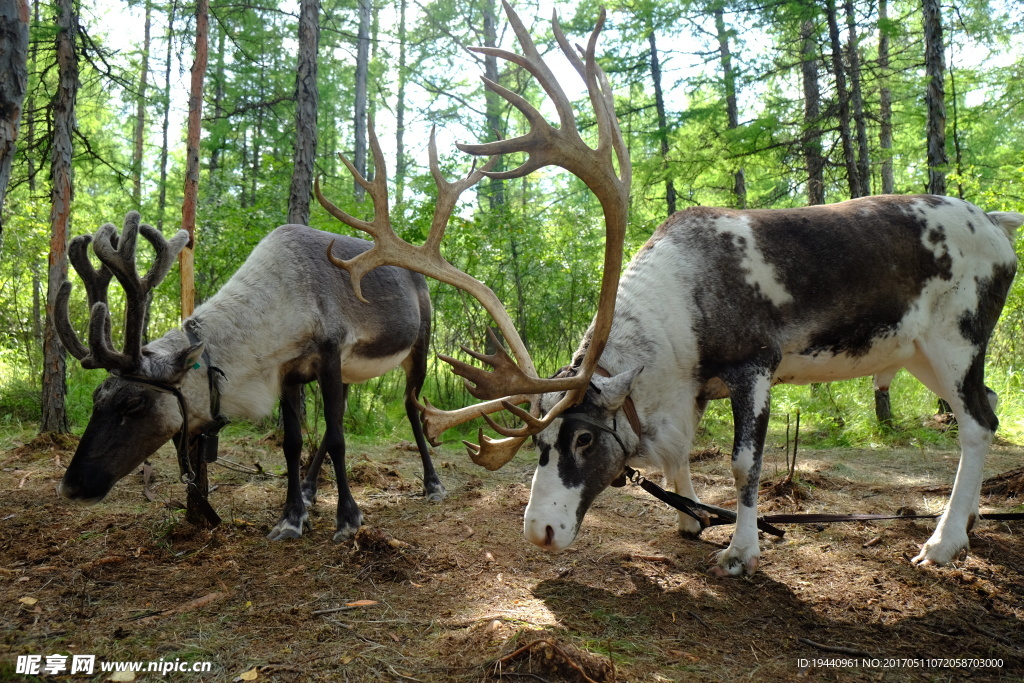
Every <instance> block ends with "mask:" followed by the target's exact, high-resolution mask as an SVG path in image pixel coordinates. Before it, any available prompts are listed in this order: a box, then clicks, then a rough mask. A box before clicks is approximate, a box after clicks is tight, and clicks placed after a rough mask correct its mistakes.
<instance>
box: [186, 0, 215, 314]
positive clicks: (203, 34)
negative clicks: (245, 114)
mask: <svg viewBox="0 0 1024 683" xmlns="http://www.w3.org/2000/svg"><path fill="white" fill-rule="evenodd" d="M209 35H210V3H209V0H198V2H196V58H195V61H194V62H193V63H192V83H191V88H190V90H189V96H188V142H187V148H186V152H185V188H184V199H183V201H182V204H181V227H182V228H184V229H185V230H187V231H188V234H189V236H190V239H189V242H188V244H187V245H186V246H185V248H184V249H182V250H181V254H180V255H179V256H178V264H179V266H180V268H181V319H182V320H184V319H185V318H187V317H189V316H190V315H192V311H193V310H195V304H196V302H195V296H196V286H195V234H196V211H197V208H198V204H199V136H200V133H201V131H202V120H203V83H204V81H205V79H206V67H207V64H208V62H209V50H210V48H209Z"/></svg>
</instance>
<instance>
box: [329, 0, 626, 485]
mask: <svg viewBox="0 0 1024 683" xmlns="http://www.w3.org/2000/svg"><path fill="white" fill-rule="evenodd" d="M503 5H504V7H505V12H506V14H507V15H508V18H509V22H510V23H511V24H512V27H513V30H514V31H515V33H516V36H517V37H518V38H519V42H520V44H521V45H522V47H523V51H524V53H525V55H518V54H515V53H512V52H508V51H505V50H501V49H498V48H472V49H473V50H474V51H476V52H480V53H483V54H487V55H493V56H497V57H501V58H502V59H506V60H508V61H511V62H513V63H514V64H518V65H520V66H522V67H523V68H525V69H526V70H527V71H529V72H530V73H531V74H533V76H534V77H535V78H536V79H537V81H538V82H539V83H540V84H541V86H542V87H543V88H544V90H545V92H547V94H548V96H549V97H550V98H551V100H552V101H553V102H554V104H555V108H556V110H557V112H558V117H559V121H560V124H561V125H560V126H559V127H558V128H556V127H554V126H552V125H551V124H549V123H548V122H547V121H546V120H545V119H544V117H543V116H541V114H540V113H539V112H538V111H537V109H536V108H535V107H533V106H532V105H531V104H530V103H529V102H527V101H526V100H525V99H523V98H522V97H520V96H519V95H517V94H515V93H513V92H511V91H510V90H507V89H505V88H503V87H502V86H500V85H498V84H497V83H494V82H493V81H490V80H488V79H486V78H484V79H483V80H484V83H485V85H486V87H487V88H488V89H489V90H491V91H493V92H495V93H496V94H498V95H500V96H501V97H503V98H504V99H505V100H507V101H508V102H509V103H511V104H512V105H513V106H514V107H516V108H517V109H518V110H519V111H520V112H522V114H523V116H525V117H526V120H527V121H528V122H529V124H530V131H529V132H528V133H527V134H526V135H523V136H520V137H517V138H513V139H510V140H500V141H498V142H490V143H485V144H478V145H458V147H459V148H460V149H462V150H463V151H465V152H468V153H470V154H475V155H478V156H491V157H492V158H491V159H490V160H489V161H488V162H487V164H486V165H485V166H484V167H483V168H481V169H479V170H476V169H474V170H473V171H471V172H470V174H469V175H468V176H467V177H466V178H465V179H463V180H461V181H458V182H455V183H448V182H447V181H446V180H445V179H444V177H443V176H442V174H441V172H440V169H439V168H438V164H437V148H436V144H435V141H434V134H433V132H431V137H430V169H431V173H432V174H433V176H434V180H435V182H436V184H437V186H438V199H437V205H436V207H435V210H434V218H433V221H432V224H431V228H430V233H429V236H428V237H427V240H426V242H425V243H424V244H423V245H422V246H421V247H417V246H413V245H411V244H409V243H407V242H405V241H403V240H401V239H400V238H399V237H398V236H397V235H396V234H395V233H394V231H393V230H392V229H391V227H390V223H389V220H388V210H387V182H386V177H385V174H384V160H383V155H382V154H381V152H380V147H379V145H378V143H377V139H376V136H375V135H374V134H373V129H372V125H371V135H370V142H371V146H372V148H373V153H374V159H375V163H376V167H377V177H376V178H375V179H374V181H373V182H369V181H367V180H366V179H365V178H363V177H362V176H361V175H359V174H358V173H357V172H356V170H355V168H354V167H353V166H352V164H351V163H349V162H348V160H346V159H345V158H344V157H342V161H343V162H344V163H345V165H346V166H347V167H348V169H349V171H350V172H351V173H352V174H353V175H354V176H355V178H356V181H357V182H359V184H360V185H362V186H363V187H364V188H365V189H366V190H367V192H368V193H369V194H370V196H371V198H372V199H373V202H374V218H373V220H372V221H370V222H366V221H360V220H358V219H356V218H353V217H352V216H350V215H348V214H346V213H345V212H343V211H341V210H340V209H338V208H337V207H336V206H334V205H333V204H331V203H330V202H328V201H327V200H326V199H324V197H323V195H322V194H321V193H320V189H319V185H317V186H316V188H315V189H316V196H317V199H318V200H319V201H320V203H321V204H322V205H323V206H324V208H326V209H327V210H328V211H329V212H330V213H331V214H332V215H333V216H335V217H336V218H338V219H339V220H341V221H342V222H344V223H345V224H347V225H349V226H351V227H354V228H356V229H358V230H363V231H364V232H367V233H369V234H370V235H371V236H373V238H374V240H375V245H374V246H373V248H371V249H370V250H369V251H367V252H364V253H362V254H360V255H358V256H356V257H354V258H352V259H350V260H349V261H340V260H337V259H335V258H334V257H333V256H330V254H329V256H330V258H331V261H332V262H333V263H334V264H335V265H337V266H339V267H342V268H345V269H347V270H348V271H349V272H350V273H351V275H352V284H353V288H354V289H355V291H356V294H357V295H358V296H359V297H360V299H362V295H361V290H360V288H359V281H360V279H361V278H362V276H363V275H364V274H365V273H366V272H369V270H372V269H373V268H376V267H378V266H381V265H386V264H387V265H397V266H401V267H404V268H409V269H411V270H416V271H418V272H420V273H423V274H424V275H428V276H430V277H433V278H436V279H438V280H441V281H443V282H447V283H449V284H452V285H454V286H456V287H459V288H461V289H463V290H465V291H466V292H468V293H470V294H471V295H473V296H474V297H475V298H476V299H477V300H478V301H480V303H481V304H482V305H483V306H484V308H485V309H486V310H487V312H488V313H489V314H490V315H491V317H492V318H493V319H494V321H495V323H496V324H497V325H498V328H499V330H500V331H501V333H502V335H503V336H504V337H505V339H506V341H507V342H508V345H509V348H510V349H511V350H512V355H513V356H514V357H515V361H513V359H512V357H510V356H509V355H508V354H507V353H506V352H505V350H504V349H503V348H502V346H501V343H500V342H499V341H498V339H497V338H496V337H493V333H492V341H493V342H494V345H495V348H496V351H495V353H493V354H490V355H486V354H482V353H478V352H474V351H470V350H469V349H466V348H465V347H463V350H464V351H465V352H466V353H468V354H469V355H470V356H472V357H473V358H476V359H477V360H479V361H481V362H483V363H485V364H487V365H489V366H490V367H491V369H490V370H485V369H482V368H477V367H475V366H473V365H470V364H468V363H464V362H462V361H459V360H456V359H454V358H451V357H449V356H444V355H439V357H440V358H441V359H442V360H444V361H446V362H447V363H449V364H450V365H451V366H452V368H453V369H454V371H455V373H456V374H458V375H459V376H461V377H462V378H463V382H464V383H465V384H466V387H467V389H468V390H469V392H470V393H471V394H472V395H473V396H475V397H477V398H480V399H492V400H490V401H488V402H486V403H481V404H478V405H475V406H469V407H467V408H463V409H461V410H456V411H449V412H446V411H440V410H437V409H436V408H434V407H433V406H431V405H430V404H429V402H428V403H426V405H425V406H420V409H421V411H422V414H423V422H424V425H425V427H426V431H427V436H428V438H430V439H431V441H432V442H435V443H436V441H435V439H436V437H437V436H439V435H440V433H441V432H443V431H444V430H446V429H449V428H450V427H454V426H456V425H458V424H462V423H464V422H467V421H469V420H471V419H474V418H476V417H483V418H484V419H485V420H486V421H487V423H488V424H489V425H490V426H491V428H493V429H494V430H495V431H497V432H498V433H500V434H503V435H505V436H506V437H508V438H506V439H500V440H494V439H490V438H487V437H486V436H484V435H483V432H482V430H481V433H480V445H476V444H470V443H467V444H466V445H467V447H468V448H469V451H470V455H471V457H472V458H473V460H474V462H476V463H478V464H481V465H483V466H485V467H487V468H488V469H497V468H498V467H501V466H502V465H504V464H505V463H506V462H508V461H509V460H510V459H511V458H512V457H513V456H514V455H515V452H516V451H517V450H518V449H519V447H520V446H521V445H522V443H523V441H525V439H526V438H527V437H528V436H530V435H532V434H536V433H537V432H539V431H540V430H542V429H544V427H546V426H547V425H548V424H550V423H551V422H552V421H553V420H554V419H555V418H556V417H557V416H558V415H559V414H561V413H562V412H563V411H564V410H565V409H567V408H568V407H569V406H572V405H574V404H576V403H579V402H580V401H581V400H582V399H583V395H584V394H585V393H586V389H587V386H588V384H589V382H590V377H591V375H592V374H593V372H594V370H595V369H596V367H597V364H598V360H599V358H600V356H601V353H602V352H603V350H604V346H605V343H606V342H607V339H608V333H609V331H610V330H611V322H612V317H613V315H614V309H615V295H616V292H617V288H618V281H619V274H620V272H621V269H622V246H623V242H624V238H625V231H626V220H627V212H628V204H629V186H630V180H631V167H630V161H629V153H628V150H627V149H626V146H625V143H624V141H623V139H622V134H621V132H620V130H619V126H618V121H617V120H616V118H615V107H614V99H613V96H612V91H611V87H610V86H609V84H608V80H607V78H606V76H605V75H604V72H603V71H602V70H601V68H600V67H599V66H598V65H597V61H596V58H595V48H596V44H597V37H598V35H599V34H600V32H601V29H602V27H603V25H604V17H605V14H604V12H603V11H602V13H601V17H600V19H599V20H598V23H597V26H596V27H595V29H594V31H593V32H592V34H591V36H590V41H589V43H588V46H587V49H586V51H584V58H583V59H581V58H580V57H579V56H577V55H576V53H575V52H574V51H573V49H572V48H571V47H570V46H569V43H568V41H566V39H565V36H564V35H563V33H562V30H561V27H560V26H559V25H558V17H557V14H556V15H554V16H553V18H552V24H553V27H554V32H555V36H556V39H557V40H558V42H559V45H560V46H561V48H562V51H563V52H564V53H565V55H566V57H567V58H568V59H569V61H570V62H571V63H572V64H573V66H574V68H575V69H576V71H577V72H578V73H579V74H580V76H581V77H582V78H583V79H584V81H585V82H586V84H587V88H588V90H589V93H590V100H591V103H592V105H593V108H594V112H595V115H596V118H597V124H598V125H597V129H598V146H597V148H596V149H595V148H591V147H590V146H589V145H587V144H586V143H585V142H584V141H583V139H582V138H581V137H580V135H579V132H578V131H577V129H576V120H575V116H574V115H573V112H572V105H571V104H570V102H569V100H568V98H567V97H566V96H565V93H564V92H563V91H562V89H561V87H560V86H559V85H558V82H557V81H556V79H555V77H554V75H553V74H552V72H551V70H550V69H549V68H548V66H547V65H546V64H545V63H544V60H543V59H542V57H541V55H540V53H539V51H538V50H537V48H536V46H535V45H534V43H533V41H532V39H531V38H530V36H529V34H528V33H527V31H526V28H525V26H524V25H523V23H522V21H520V19H519V17H518V16H517V15H516V13H515V12H514V11H513V10H512V8H511V7H510V6H509V5H508V3H507V2H504V1H503ZM509 152H526V153H527V154H528V155H529V156H528V158H527V160H526V162H525V163H524V164H522V165H521V166H519V167H518V168H516V169H513V170H510V171H502V172H495V171H491V170H490V169H491V167H492V166H493V163H494V159H495V157H494V155H498V154H506V153H509ZM613 154H614V158H613ZM616 162H617V163H618V167H619V171H618V172H616V170H615V163H616ZM548 165H557V166H561V167H562V168H565V169H566V170H568V171H570V172H571V173H573V174H575V175H576V176H577V177H579V178H580V179H581V180H583V182H584V183H585V184H586V185H587V187H589V188H590V189H591V191H593V192H594V194H595V195H597V197H598V199H599V200H600V201H601V205H602V208H603V210H604V215H605V224H606V230H607V232H606V239H605V263H604V275H603V277H602V283H601V294H600V297H599V302H598V312H597V316H596V318H595V320H594V324H593V326H592V328H591V331H590V334H591V339H590V343H589V346H588V348H587V352H586V354H585V356H584V358H583V361H582V364H581V365H580V368H579V372H578V373H577V374H576V375H575V376H562V375H560V376H557V377H554V378H549V379H543V378H540V377H539V376H538V374H537V371H536V368H535V367H534V364H533V361H532V360H531V359H530V356H529V353H528V352H527V350H526V346H525V345H524V344H523V342H522V340H521V338H520V336H519V333H518V332H517V331H516V329H515V326H514V325H513V323H512V320H511V318H510V316H509V315H508V313H507V312H506V310H505V308H504V307H503V306H502V305H501V303H500V301H499V300H498V299H497V297H496V296H495V295H494V293H493V292H492V291H491V290H490V289H489V288H488V287H487V286H486V285H484V284H483V283H481V282H479V281H478V280H476V279H475V278H472V277H471V276H469V275H467V274H466V273H463V272H462V271H460V270H458V269H456V268H455V267H454V266H452V265H451V264H450V263H448V262H447V261H445V260H444V258H443V257H441V255H440V243H441V238H442V236H443V235H444V231H445V227H446V226H447V224H448V221H449V219H450V218H451V214H452V212H453V211H454V208H455V204H456V201H457V199H458V197H459V195H460V194H461V193H462V192H463V191H465V190H466V189H467V188H469V187H471V186H472V185H474V184H475V183H477V182H478V181H479V180H480V178H482V177H484V176H487V177H491V178H498V179H511V178H520V177H522V176H525V175H527V174H529V173H531V172H532V171H535V170H537V169H539V168H542V167H544V166H548ZM363 300H364V301H365V299H363ZM556 391H564V392H566V394H565V396H564V397H563V398H562V399H561V400H560V401H559V402H558V403H557V404H556V406H555V407H554V408H553V409H552V410H550V411H549V412H548V413H547V415H545V416H544V417H543V418H540V417H539V416H538V413H539V396H540V395H541V394H544V393H547V392H556ZM526 402H529V403H530V404H531V405H530V410H529V411H527V410H523V409H521V408H519V407H517V404H520V403H526ZM500 410H507V411H509V412H511V413H512V414H513V415H515V416H516V417H518V418H520V419H521V420H522V421H523V422H524V423H525V424H524V426H523V427H519V428H511V429H510V428H507V427H502V426H501V425H498V424H497V423H496V422H494V420H492V419H491V418H490V417H488V416H489V415H490V414H491V413H495V412H498V411H500Z"/></svg>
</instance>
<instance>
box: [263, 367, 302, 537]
mask: <svg viewBox="0 0 1024 683" xmlns="http://www.w3.org/2000/svg"><path fill="white" fill-rule="evenodd" d="M299 387H300V385H298V384H292V385H287V386H285V387H284V388H283V389H282V390H281V422H282V423H283V426H284V459H285V463H287V466H288V493H287V495H286V497H285V502H284V513H283V514H282V515H281V519H280V520H279V521H278V522H277V524H276V525H274V528H273V529H271V530H270V533H269V534H268V535H267V538H269V539H270V540H271V541H280V540H283V539H286V538H300V537H301V536H302V531H303V529H304V528H305V527H306V526H307V525H308V524H309V513H308V512H307V511H306V503H305V502H304V501H303V499H302V486H301V482H300V480H299V469H300V466H301V460H302V423H301V422H300V420H299V402H300V399H301V393H300V391H299Z"/></svg>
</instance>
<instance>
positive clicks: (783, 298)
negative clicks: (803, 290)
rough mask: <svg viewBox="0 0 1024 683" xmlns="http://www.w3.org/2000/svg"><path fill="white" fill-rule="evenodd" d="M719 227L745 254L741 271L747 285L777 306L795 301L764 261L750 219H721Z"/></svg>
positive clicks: (770, 266)
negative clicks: (730, 236)
mask: <svg viewBox="0 0 1024 683" xmlns="http://www.w3.org/2000/svg"><path fill="white" fill-rule="evenodd" d="M718 225H719V226H723V227H721V228H720V229H721V231H722V233H724V234H728V235H732V241H733V244H734V245H735V246H736V248H737V249H738V250H739V251H740V253H741V254H743V256H742V258H741V259H740V270H742V271H743V279H744V280H745V281H746V283H747V284H748V285H750V286H751V287H753V288H755V289H756V290H758V291H759V292H760V293H761V295H762V296H763V297H764V298H766V299H768V301H770V302H772V303H773V304H774V305H776V306H784V305H785V304H788V303H790V302H791V301H793V295H792V294H790V293H789V292H788V291H787V290H786V288H785V286H784V285H783V284H782V281H781V280H780V279H779V276H778V273H776V271H775V267H774V266H772V265H771V264H769V263H768V262H767V261H765V260H764V255H763V254H762V253H761V251H760V250H759V249H758V248H757V242H756V241H755V240H754V230H753V228H752V227H751V225H750V219H749V218H746V217H737V218H735V219H727V218H720V219H719V220H718Z"/></svg>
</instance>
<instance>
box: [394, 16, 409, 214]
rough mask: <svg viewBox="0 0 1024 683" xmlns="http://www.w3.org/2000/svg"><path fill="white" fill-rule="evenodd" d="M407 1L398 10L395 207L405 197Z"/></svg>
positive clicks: (399, 204)
mask: <svg viewBox="0 0 1024 683" xmlns="http://www.w3.org/2000/svg"><path fill="white" fill-rule="evenodd" d="M407 8H408V0H401V2H400V3H399V9H398V102H397V103H396V104H395V205H396V206H401V205H402V201H403V200H404V198H405V197H404V195H405V173H406V165H407V162H406V159H405V87H406V83H407V82H408V75H407V74H406V44H405V43H406V40H407V31H406V28H405V13H406V9H407Z"/></svg>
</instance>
